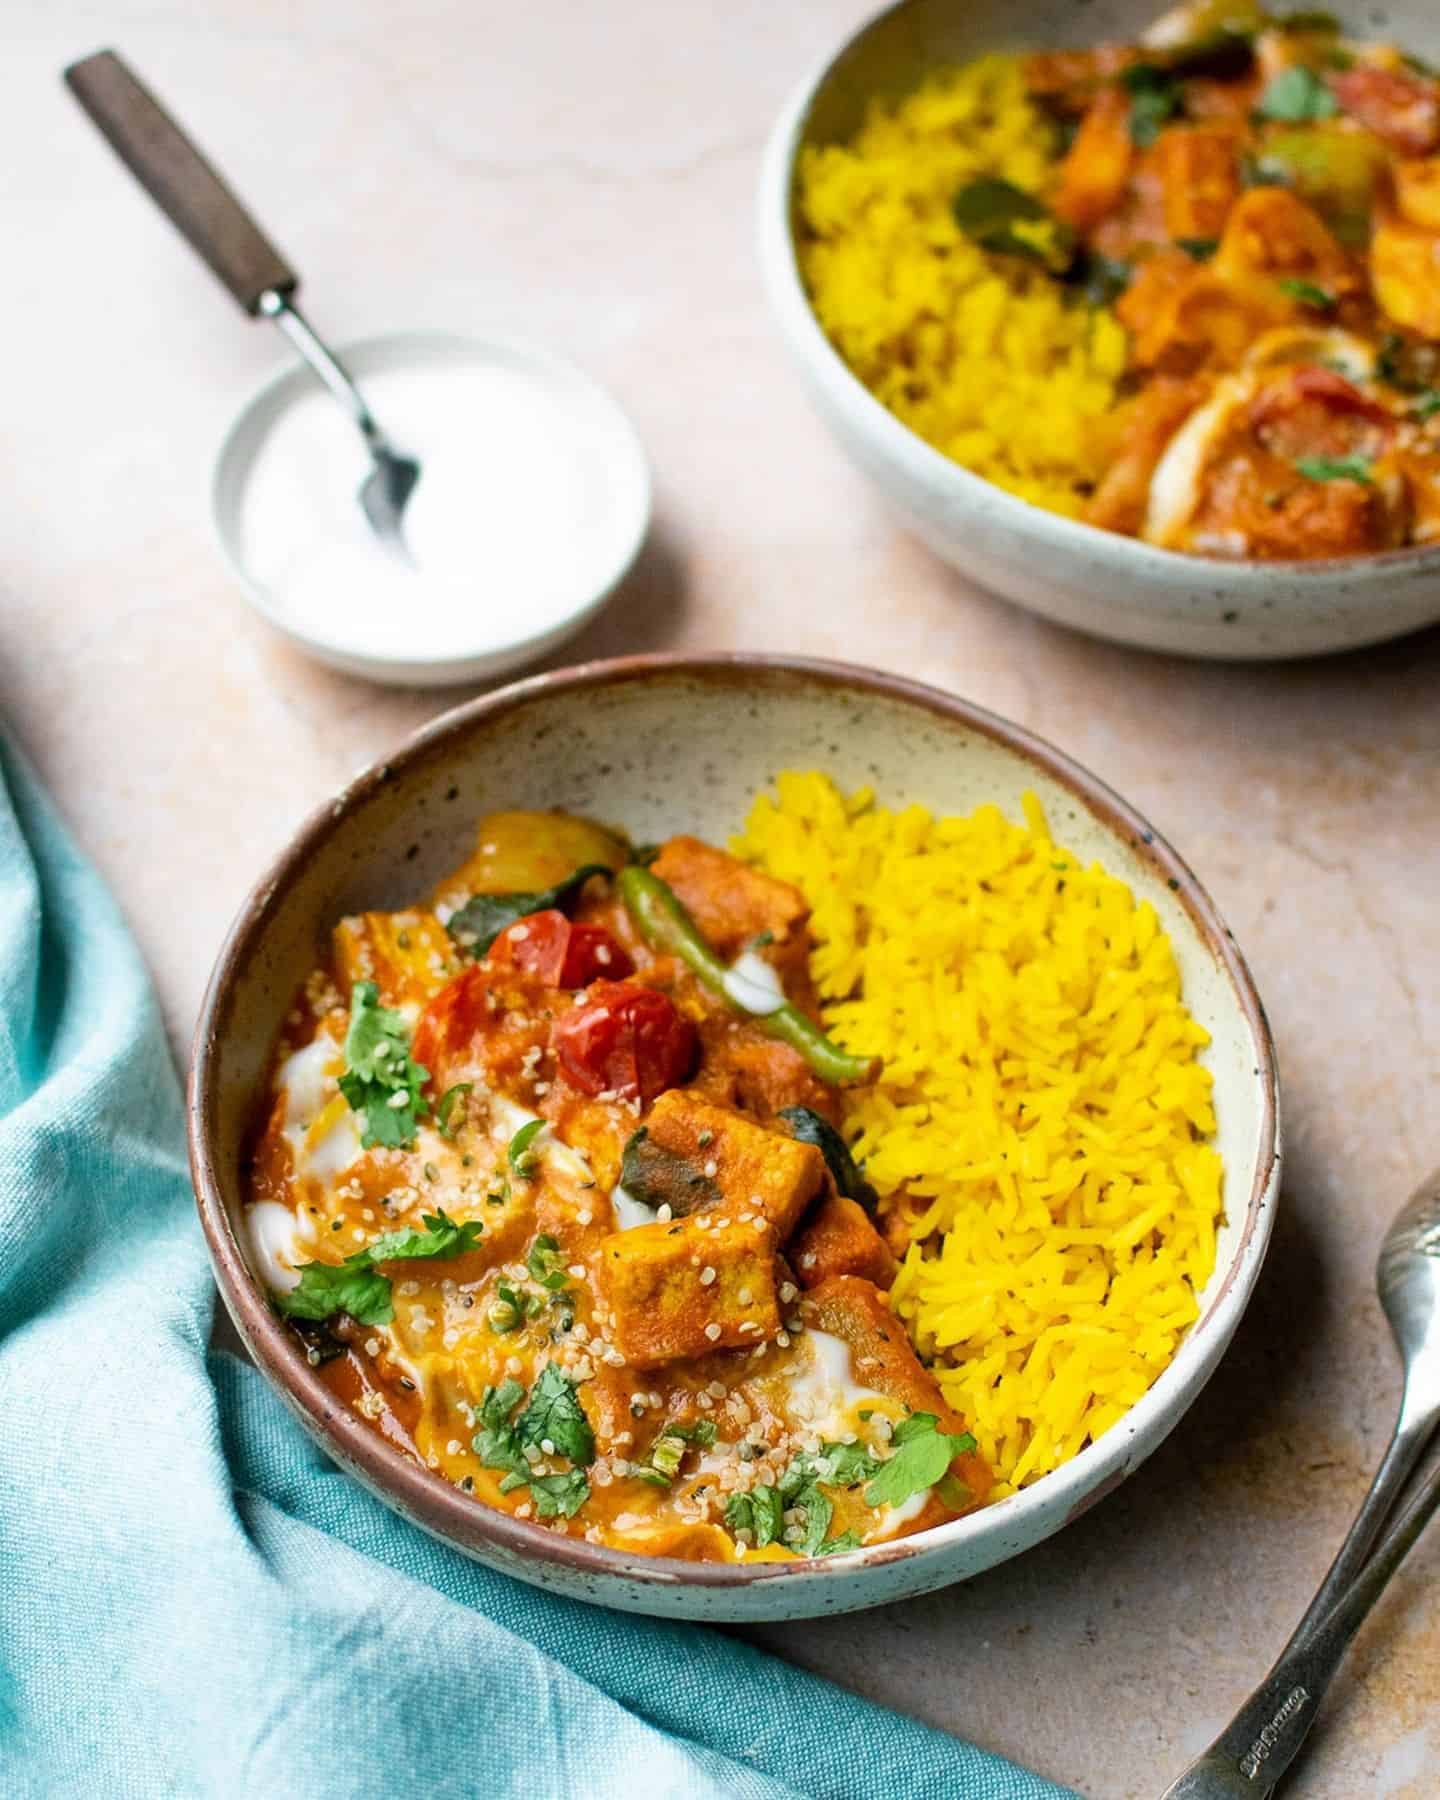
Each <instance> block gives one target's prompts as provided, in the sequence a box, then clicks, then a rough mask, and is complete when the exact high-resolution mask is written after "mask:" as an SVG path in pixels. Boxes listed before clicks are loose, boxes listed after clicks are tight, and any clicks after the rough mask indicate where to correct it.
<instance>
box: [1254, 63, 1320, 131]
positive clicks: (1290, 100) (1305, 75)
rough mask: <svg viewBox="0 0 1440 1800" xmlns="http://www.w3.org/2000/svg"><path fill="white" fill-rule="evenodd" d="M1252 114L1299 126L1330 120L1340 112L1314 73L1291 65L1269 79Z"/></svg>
mask: <svg viewBox="0 0 1440 1800" xmlns="http://www.w3.org/2000/svg"><path fill="white" fill-rule="evenodd" d="M1255 110H1256V111H1257V112H1258V113H1259V115H1260V117H1261V118H1262V119H1285V120H1288V121H1289V122H1290V123H1291V124H1297V125H1298V124H1304V123H1306V122H1307V121H1309V120H1311V119H1333V118H1334V116H1335V114H1336V113H1337V112H1339V110H1340V108H1339V105H1338V104H1337V102H1336V99H1335V96H1334V95H1333V94H1332V93H1331V92H1330V90H1329V88H1328V87H1326V85H1325V83H1324V82H1323V81H1322V80H1321V79H1320V77H1319V76H1318V75H1317V74H1316V73H1315V71H1314V70H1313V69H1307V68H1305V67H1304V65H1303V64H1301V63H1292V64H1291V66H1290V67H1289V68H1288V69H1281V71H1280V73H1279V74H1278V75H1275V76H1272V77H1271V80H1270V85H1269V86H1268V87H1267V88H1266V89H1265V92H1264V93H1263V94H1262V95H1261V96H1260V103H1259V105H1258V106H1257V107H1256V109H1255Z"/></svg>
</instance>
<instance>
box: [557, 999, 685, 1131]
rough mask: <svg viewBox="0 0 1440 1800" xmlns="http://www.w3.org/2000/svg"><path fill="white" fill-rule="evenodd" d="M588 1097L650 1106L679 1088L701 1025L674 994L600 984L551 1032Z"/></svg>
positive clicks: (563, 1063) (564, 1066)
mask: <svg viewBox="0 0 1440 1800" xmlns="http://www.w3.org/2000/svg"><path fill="white" fill-rule="evenodd" d="M550 1039H551V1043H552V1045H553V1047H554V1050H555V1054H556V1056H557V1058H558V1059H559V1062H560V1066H561V1068H562V1069H563V1070H564V1071H565V1073H566V1075H567V1076H569V1078H570V1080H571V1081H572V1082H573V1083H574V1084H575V1086H576V1087H578V1088H579V1089H580V1090H581V1092H582V1093H586V1094H593V1095H600V1094H610V1095H612V1096H613V1097H614V1098H616V1099H619V1100H639V1101H640V1102H641V1103H642V1104H644V1105H648V1104H649V1103H650V1101H652V1100H654V1099H655V1098H656V1096H657V1095H659V1094H662V1093H664V1091H665V1089H666V1088H671V1087H678V1086H679V1084H680V1083H681V1082H682V1081H684V1079H685V1078H686V1076H687V1075H688V1074H689V1073H690V1070H691V1068H692V1066H693V1064H694V1061H695V1049H696V1038H695V1027H694V1026H693V1025H692V1024H691V1023H690V1021H689V1019H687V1018H686V1017H685V1016H684V1014H683V1013H681V1012H680V1011H679V1010H678V1009H677V1008H676V1006H675V1003H674V1001H673V1000H671V999H670V997H669V995H668V994H662V993H661V992H660V991H659V990H658V989H657V988H652V987H644V986H642V985H641V984H640V983H639V982H633V981H596V982H593V983H592V984H591V986H590V989H589V997H588V998H587V999H586V1000H585V1001H584V1002H583V1003H582V1004H581V1005H579V1006H577V1007H575V1008H574V1010H573V1011H571V1012H568V1013H566V1014H565V1016H564V1017H563V1018H562V1019H560V1020H558V1021H557V1023H556V1024H555V1026H554V1027H553V1029H552V1031H551V1034H550Z"/></svg>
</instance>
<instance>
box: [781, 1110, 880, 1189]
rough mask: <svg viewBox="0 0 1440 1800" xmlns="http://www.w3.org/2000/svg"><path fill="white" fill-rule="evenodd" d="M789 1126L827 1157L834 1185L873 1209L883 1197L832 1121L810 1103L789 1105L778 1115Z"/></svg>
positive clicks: (800, 1139)
mask: <svg viewBox="0 0 1440 1800" xmlns="http://www.w3.org/2000/svg"><path fill="white" fill-rule="evenodd" d="M778 1116H779V1117H780V1118H782V1119H783V1120H784V1121H785V1123H786V1124H787V1125H788V1126H789V1127H790V1135H791V1137H793V1138H797V1139H798V1140H799V1141H800V1143H802V1144H814V1145H815V1147H816V1149H817V1150H819V1152H820V1154H821V1155H822V1156H823V1157H824V1158H825V1162H826V1166H827V1167H828V1168H829V1170H830V1174H831V1176H832V1177H833V1179H834V1182H835V1186H836V1187H837V1188H838V1189H839V1190H840V1192H841V1193H842V1194H843V1195H844V1196H845V1198H846V1199H847V1200H858V1201H859V1202H860V1204H861V1206H863V1207H864V1208H865V1210H866V1211H867V1212H873V1211H874V1210H875V1208H876V1206H877V1205H878V1204H879V1199H880V1196H879V1195H878V1194H877V1193H876V1192H875V1190H874V1188H873V1187H871V1185H870V1183H869V1182H868V1181H867V1180H866V1179H865V1176H864V1173H863V1172H862V1170H861V1169H860V1166H859V1165H858V1164H857V1163H856V1161H855V1158H854V1157H853V1156H852V1155H851V1154H850V1146H849V1145H848V1144H847V1143H846V1142H845V1140H844V1138H843V1137H841V1135H840V1133H839V1132H838V1131H837V1130H836V1129H835V1127H834V1126H833V1125H832V1124H831V1123H830V1122H829V1120H828V1119H822V1118H821V1117H820V1115H819V1113H817V1112H811V1110H810V1108H809V1107H808V1106H787V1107H784V1108H782V1109H781V1111H780V1113H779V1115H778Z"/></svg>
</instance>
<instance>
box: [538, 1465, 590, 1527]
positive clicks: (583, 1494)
mask: <svg viewBox="0 0 1440 1800" xmlns="http://www.w3.org/2000/svg"><path fill="white" fill-rule="evenodd" d="M530 1495H531V1498H532V1499H533V1500H534V1502H535V1512H536V1516H537V1517H538V1518H541V1519H553V1518H556V1517H563V1518H566V1519H573V1518H574V1517H575V1515H576V1513H577V1512H579V1510H580V1508H581V1507H582V1506H583V1505H584V1504H585V1502H586V1501H587V1500H588V1499H589V1498H590V1483H589V1482H588V1481H587V1480H586V1479H585V1477H584V1475H583V1474H582V1473H581V1472H580V1470H579V1469H569V1470H567V1471H566V1472H565V1474H563V1475H532V1476H531V1477H530Z"/></svg>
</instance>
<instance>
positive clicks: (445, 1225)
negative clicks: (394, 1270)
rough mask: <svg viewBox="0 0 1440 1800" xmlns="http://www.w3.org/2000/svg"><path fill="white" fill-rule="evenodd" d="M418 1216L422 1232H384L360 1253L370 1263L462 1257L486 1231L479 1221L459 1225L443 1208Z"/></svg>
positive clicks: (476, 1244)
mask: <svg viewBox="0 0 1440 1800" xmlns="http://www.w3.org/2000/svg"><path fill="white" fill-rule="evenodd" d="M420 1216H421V1218H422V1219H424V1221H425V1229H424V1230H423V1231H416V1230H415V1228H414V1226H413V1225H412V1226H410V1227H408V1228H407V1229H406V1230H404V1231H387V1232H385V1233H384V1234H383V1235H382V1236H380V1237H378V1238H376V1240H375V1242H374V1243H373V1244H371V1245H370V1246H369V1247H368V1249H365V1250H362V1251H361V1252H360V1254H361V1255H362V1256H368V1257H369V1258H370V1260H371V1262H372V1263H382V1262H410V1261H413V1260H417V1259H419V1258H421V1257H427V1256H435V1257H441V1256H463V1255H464V1254H465V1252H466V1251H467V1250H474V1249H475V1248H476V1247H477V1246H478V1244H479V1242H480V1236H481V1233H482V1232H483V1231H484V1229H485V1227H484V1226H483V1225H482V1224H481V1222H480V1221H479V1219H467V1220H466V1221H465V1222H464V1224H463V1225H462V1224H460V1223H459V1222H458V1221H457V1220H455V1219H452V1218H451V1217H450V1215H449V1213H447V1212H446V1211H445V1210H444V1208H443V1207H442V1208H441V1209H440V1211H439V1212H433V1213H422V1214H421V1215H420Z"/></svg>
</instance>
